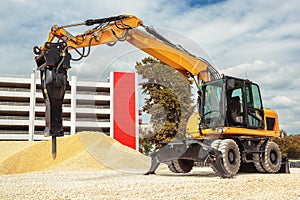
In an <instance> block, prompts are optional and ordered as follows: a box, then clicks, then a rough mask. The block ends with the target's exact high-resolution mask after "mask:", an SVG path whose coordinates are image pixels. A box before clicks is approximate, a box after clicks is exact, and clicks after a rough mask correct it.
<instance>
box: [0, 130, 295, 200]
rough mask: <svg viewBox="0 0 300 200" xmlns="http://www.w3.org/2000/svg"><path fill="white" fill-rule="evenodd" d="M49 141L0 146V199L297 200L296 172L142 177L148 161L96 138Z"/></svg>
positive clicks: (199, 171) (164, 172)
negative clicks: (228, 176)
mask: <svg viewBox="0 0 300 200" xmlns="http://www.w3.org/2000/svg"><path fill="white" fill-rule="evenodd" d="M57 144H58V146H57V151H58V153H57V158H56V160H52V156H51V141H40V142H11V141H10V142H9V141H0V150H1V151H0V152H1V153H0V199H297V200H299V199H300V183H299V181H300V169H295V168H292V169H291V174H256V173H254V174H253V173H251V174H250V173H248V174H238V175H236V176H235V177H234V178H233V179H221V178H219V177H217V176H215V175H214V173H213V171H212V170H211V169H210V168H195V169H193V170H192V172H191V173H188V174H173V173H171V172H169V170H168V169H167V167H166V166H164V165H163V166H162V167H160V168H159V169H158V170H157V174H156V175H150V176H145V175H143V173H145V172H146V171H147V170H148V169H149V167H150V158H149V157H147V156H144V155H142V154H141V153H139V152H137V151H135V150H133V149H130V148H128V147H126V146H124V145H122V144H120V143H119V142H117V141H115V140H114V139H112V138H111V137H108V136H106V135H105V134H103V133H99V132H82V133H78V134H76V135H74V136H70V137H65V138H59V139H58V140H57Z"/></svg>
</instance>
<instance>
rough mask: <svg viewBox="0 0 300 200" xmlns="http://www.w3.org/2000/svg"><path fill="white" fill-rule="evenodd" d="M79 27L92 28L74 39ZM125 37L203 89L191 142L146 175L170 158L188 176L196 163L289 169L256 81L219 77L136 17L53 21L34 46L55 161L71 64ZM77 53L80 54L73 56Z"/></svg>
mask: <svg viewBox="0 0 300 200" xmlns="http://www.w3.org/2000/svg"><path fill="white" fill-rule="evenodd" d="M74 26H89V27H92V28H90V29H88V30H87V31H85V32H84V33H82V34H78V35H75V36H74V35H72V34H71V33H70V32H69V31H67V29H68V28H71V27H74ZM54 40H55V41H54ZM120 41H126V42H129V43H130V44H132V45H133V46H135V47H137V48H138V49H140V50H142V51H144V52H146V53H148V54H150V55H151V56H153V57H155V58H157V59H158V60H160V61H161V62H163V63H165V64H166V65H168V66H169V67H171V68H173V69H175V70H177V71H179V72H180V73H181V74H183V76H185V77H186V78H193V79H194V82H195V84H196V86H197V89H198V92H197V93H198V94H197V96H198V101H197V104H198V112H197V113H196V114H194V115H192V116H191V117H190V120H189V122H188V126H187V133H188V134H187V139H185V140H175V141H171V142H168V143H162V147H161V148H159V149H156V150H155V151H154V152H153V153H152V154H151V167H150V169H149V171H148V172H147V173H146V174H154V173H155V171H156V169H157V167H158V166H159V165H160V163H166V164H167V165H168V167H169V169H170V170H171V171H172V172H175V173H188V172H190V171H191V170H192V168H193V166H195V165H196V164H197V163H208V164H209V165H210V166H211V167H212V168H213V170H214V171H215V173H216V174H217V175H219V176H220V177H225V178H228V177H232V176H234V175H235V174H237V173H238V172H239V170H240V168H242V166H245V165H252V167H253V168H255V169H256V170H257V171H259V172H267V173H277V172H288V171H289V168H288V167H289V165H288V161H287V159H283V158H282V156H281V151H280V149H279V147H278V145H277V144H276V143H274V142H272V141H270V138H272V137H279V136H280V129H279V124H278V116H277V113H276V112H275V111H274V110H271V109H267V108H264V107H263V103H262V98H261V93H260V89H259V86H258V85H257V84H256V83H253V82H252V81H250V80H245V79H240V78H236V77H231V76H225V75H220V74H219V73H218V71H217V70H216V69H215V68H214V67H213V66H212V65H211V64H210V63H209V62H208V61H207V60H205V59H204V58H201V57H197V56H195V55H193V54H191V53H190V52H188V51H187V50H185V49H184V48H183V47H181V46H180V45H175V44H173V43H171V42H170V41H169V40H167V39H166V38H165V37H163V36H162V35H160V34H159V33H158V32H157V31H155V29H154V28H153V27H149V26H145V25H144V24H143V23H142V20H140V19H139V18H137V17H135V16H133V15H119V16H113V17H108V18H100V19H88V20H86V21H84V22H82V23H77V24H71V25H66V26H58V25H54V26H52V28H51V30H50V32H49V35H48V39H47V41H46V42H45V43H44V44H43V45H42V46H40V47H38V46H35V47H34V48H33V51H34V53H35V54H36V56H35V61H36V64H37V68H38V70H39V71H40V73H41V86H42V93H43V97H44V101H45V104H46V112H45V121H46V123H45V131H44V133H45V135H46V136H52V156H53V158H54V159H55V157H56V137H60V136H64V130H63V125H62V103H63V99H64V94H65V90H66V87H67V84H68V81H67V71H68V70H69V69H70V68H71V66H70V61H78V60H80V59H81V58H84V57H87V56H88V55H89V53H90V49H91V47H92V46H96V45H102V44H107V45H108V46H112V45H113V44H115V43H116V42H120ZM72 50H73V51H75V52H77V53H78V54H79V55H80V56H79V58H73V56H72V55H71V54H70V51H72Z"/></svg>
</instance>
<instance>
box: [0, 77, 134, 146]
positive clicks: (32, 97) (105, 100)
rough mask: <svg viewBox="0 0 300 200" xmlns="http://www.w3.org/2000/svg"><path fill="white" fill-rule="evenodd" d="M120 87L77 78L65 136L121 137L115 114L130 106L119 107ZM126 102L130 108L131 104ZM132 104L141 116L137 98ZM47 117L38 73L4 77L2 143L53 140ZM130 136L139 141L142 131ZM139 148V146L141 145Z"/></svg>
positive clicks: (68, 101) (68, 100)
mask: <svg viewBox="0 0 300 200" xmlns="http://www.w3.org/2000/svg"><path fill="white" fill-rule="evenodd" d="M110 76H111V77H110V79H109V80H114V76H115V73H114V72H112V73H111V75H110ZM133 78H135V76H133ZM133 83H134V85H132V84H131V86H130V87H131V89H129V90H132V87H133V88H134V90H135V88H136V86H137V85H136V81H133ZM116 84H117V83H116V82H114V81H108V82H92V81H79V80H77V77H76V76H72V77H71V79H70V80H69V85H70V87H68V88H67V90H66V93H65V98H64V103H63V126H64V131H65V135H73V134H75V133H77V132H80V131H100V132H104V133H105V134H107V135H111V136H112V137H114V135H118V132H116V130H115V128H114V126H115V125H116V124H120V123H119V122H118V120H119V118H120V117H116V114H115V113H118V112H116V111H118V110H114V107H117V108H118V109H120V107H121V108H122V107H128V106H126V105H125V106H124V105H122V106H118V105H117V103H116V102H117V101H116V100H115V97H114V96H115V95H114V91H117V89H114V88H116ZM119 85H120V84H119ZM119 98H120V97H119ZM123 102H125V104H126V102H127V100H126V99H125V100H124V101H123ZM128 103H129V102H128ZM130 103H131V104H132V103H134V104H135V105H136V106H135V107H132V108H131V109H135V110H134V113H137V109H138V108H137V105H138V104H137V97H135V98H134V102H130ZM120 112H121V113H122V111H120ZM44 116H45V104H44V99H43V95H42V92H41V82H40V80H39V77H37V76H36V73H32V74H31V76H30V77H0V140H29V141H33V140H45V139H50V138H45V137H44V135H43V130H44V126H45V118H44ZM125 118H126V116H125ZM133 118H134V123H135V125H136V126H137V127H138V121H139V120H138V115H137V114H135V116H134V117H133ZM129 134H130V135H134V136H137V138H138V128H136V132H130V133H129ZM136 141H138V139H137V140H136ZM120 142H124V141H120ZM125 142H126V141H125ZM136 145H137V146H138V143H137V144H136ZM136 148H137V147H136Z"/></svg>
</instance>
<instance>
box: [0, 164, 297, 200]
mask: <svg viewBox="0 0 300 200" xmlns="http://www.w3.org/2000/svg"><path fill="white" fill-rule="evenodd" d="M291 172H292V173H291V174H238V175H236V176H235V177H234V178H233V179H221V178H219V177H216V176H215V175H214V174H213V172H212V170H211V169H209V168H195V169H194V170H193V171H192V172H191V173H189V174H173V173H170V172H169V171H168V170H167V169H166V168H161V169H160V170H158V173H157V174H156V175H150V176H145V175H142V174H133V173H126V172H120V171H114V170H99V171H62V170H60V171H44V172H32V173H24V174H11V175H1V176H0V199H22V200H23V199H297V200H299V199H300V187H299V186H300V183H299V181H300V169H291Z"/></svg>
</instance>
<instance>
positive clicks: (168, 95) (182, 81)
mask: <svg viewBox="0 0 300 200" xmlns="http://www.w3.org/2000/svg"><path fill="white" fill-rule="evenodd" d="M135 68H136V70H137V73H138V74H140V75H141V76H142V78H143V79H145V80H147V82H144V83H141V87H142V93H144V94H146V95H147V96H149V97H148V98H146V99H145V104H144V107H143V111H144V112H146V113H148V114H151V119H150V122H151V124H152V125H153V129H152V131H153V132H150V133H146V134H145V133H143V138H144V139H143V142H145V143H146V144H153V145H156V146H158V147H159V146H160V142H168V141H171V140H173V139H183V138H184V137H185V133H186V124H187V121H188V118H189V117H190V115H191V114H192V113H193V111H194V106H193V99H192V93H191V81H189V80H188V79H186V78H185V77H184V76H183V75H182V74H180V73H179V72H178V71H176V70H174V69H172V68H170V67H168V66H167V65H165V64H164V63H162V62H160V61H158V60H156V59H154V58H152V57H146V58H144V59H143V60H142V61H141V62H137V63H136V66H135Z"/></svg>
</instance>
